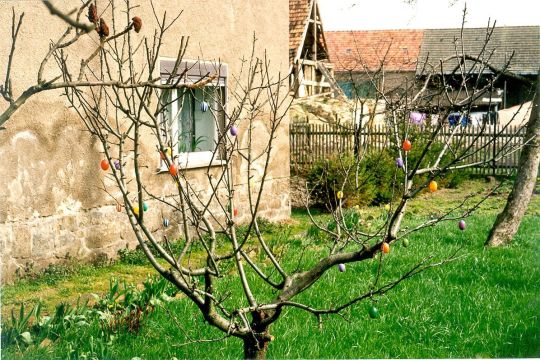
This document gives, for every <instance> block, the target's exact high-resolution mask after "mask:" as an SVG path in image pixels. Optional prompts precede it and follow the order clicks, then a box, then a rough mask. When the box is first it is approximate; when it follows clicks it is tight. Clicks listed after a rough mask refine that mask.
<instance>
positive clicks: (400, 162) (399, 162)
mask: <svg viewBox="0 0 540 360" xmlns="http://www.w3.org/2000/svg"><path fill="white" fill-rule="evenodd" d="M403 165H404V164H403V159H402V158H400V157H399V158H397V159H396V166H397V167H398V168H400V169H401V168H402V167H403Z"/></svg>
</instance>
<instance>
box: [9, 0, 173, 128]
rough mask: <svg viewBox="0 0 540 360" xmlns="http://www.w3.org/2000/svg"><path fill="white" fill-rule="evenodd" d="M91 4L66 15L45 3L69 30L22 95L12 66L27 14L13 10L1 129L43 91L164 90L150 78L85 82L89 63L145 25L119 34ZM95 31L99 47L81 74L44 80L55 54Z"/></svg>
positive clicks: (89, 0) (82, 66) (83, 64)
mask: <svg viewBox="0 0 540 360" xmlns="http://www.w3.org/2000/svg"><path fill="white" fill-rule="evenodd" d="M91 3H92V0H86V1H85V2H84V3H83V5H82V6H81V7H79V8H76V9H75V10H72V11H70V12H69V13H64V12H62V11H61V10H59V9H58V8H56V7H55V6H54V5H53V4H52V3H51V2H49V1H45V0H44V1H43V4H44V5H45V6H46V7H47V9H48V10H49V12H50V13H51V15H53V16H58V17H59V18H61V19H62V20H63V21H64V22H65V23H66V25H67V27H66V30H65V31H64V33H63V34H62V35H61V36H60V37H59V38H58V39H56V40H54V41H52V42H51V44H50V46H49V51H48V52H47V54H46V55H45V56H44V57H43V59H42V60H41V63H40V65H39V70H38V72H37V74H36V82H35V84H33V85H31V86H29V87H27V88H26V89H25V90H24V91H22V92H21V93H20V94H18V95H16V94H14V93H13V74H12V65H13V61H14V58H15V55H16V49H17V39H18V37H19V36H20V33H19V31H20V29H21V26H22V24H23V20H24V13H21V14H20V15H19V16H18V17H17V16H16V14H15V9H13V12H12V23H11V47H10V50H9V55H8V62H7V67H6V74H5V78H4V82H3V84H0V95H2V98H3V99H4V100H5V101H6V102H7V103H8V106H7V108H6V109H5V110H4V111H3V112H2V113H1V114H0V130H2V129H3V125H4V124H5V122H6V121H7V120H8V119H10V118H11V116H12V115H13V114H14V113H15V112H16V111H17V110H18V109H19V108H20V107H21V106H22V105H24V104H25V103H26V101H27V100H28V99H29V98H31V97H32V96H34V95H36V94H38V93H41V92H43V91H48V90H57V89H64V88H66V87H77V88H86V87H103V86H106V87H114V88H117V89H129V88H135V87H150V88H164V86H163V85H161V84H159V82H158V80H159V79H149V80H148V82H140V81H137V80H136V79H135V78H133V79H124V81H123V82H122V81H121V80H120V79H118V78H111V79H109V80H107V81H99V80H94V81H88V80H86V79H85V72H86V71H87V67H88V65H89V63H90V62H91V61H92V60H93V59H94V58H96V56H97V55H98V54H99V52H100V51H102V49H103V48H104V47H105V46H106V45H107V44H109V43H111V42H112V41H114V40H115V39H118V38H122V37H126V36H127V35H128V34H129V33H130V32H131V31H132V30H133V31H135V32H139V31H140V29H141V26H142V21H141V19H140V18H139V17H136V16H135V17H134V18H133V19H131V21H130V22H129V23H128V24H127V25H126V26H125V27H124V28H123V29H118V31H117V32H114V33H110V29H109V26H108V25H107V22H106V21H105V20H104V19H102V18H100V17H99V15H98V12H97V9H96V7H95V5H93V4H91ZM85 13H86V14H85ZM73 14H75V17H73V16H72V15H73ZM85 16H86V17H87V18H88V22H85V20H84V17H85ZM94 31H96V32H97V33H98V36H99V45H98V46H97V47H96V49H95V50H94V51H93V52H92V53H91V54H88V56H87V57H85V58H81V59H80V68H79V71H78V72H74V73H72V74H70V75H71V76H70V77H66V76H65V74H64V73H62V72H58V74H57V75H56V76H53V77H52V78H51V79H46V78H45V77H44V73H45V69H46V68H47V67H48V66H50V64H49V62H50V60H51V59H52V58H53V55H54V54H55V53H57V52H62V51H66V50H67V49H69V48H72V47H74V46H75V45H76V43H78V42H79V41H80V40H81V39H82V38H83V37H84V36H89V35H90V34H91V33H93V32H94ZM166 87H167V86H166ZM168 87H169V88H174V85H168Z"/></svg>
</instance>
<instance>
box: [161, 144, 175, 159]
mask: <svg viewBox="0 0 540 360" xmlns="http://www.w3.org/2000/svg"><path fill="white" fill-rule="evenodd" d="M165 154H167V156H168V157H169V158H170V157H172V149H171V148H170V147H168V148H165V151H164V152H163V151H160V152H159V156H160V157H161V160H165V158H166V156H165Z"/></svg>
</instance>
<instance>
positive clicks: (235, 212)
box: [233, 209, 238, 217]
mask: <svg viewBox="0 0 540 360" xmlns="http://www.w3.org/2000/svg"><path fill="white" fill-rule="evenodd" d="M233 214H234V216H235V217H236V216H238V209H234V210H233Z"/></svg>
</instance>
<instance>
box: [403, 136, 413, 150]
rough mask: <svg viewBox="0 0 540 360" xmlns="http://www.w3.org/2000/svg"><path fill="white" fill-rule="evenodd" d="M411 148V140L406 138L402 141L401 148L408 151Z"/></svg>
mask: <svg viewBox="0 0 540 360" xmlns="http://www.w3.org/2000/svg"><path fill="white" fill-rule="evenodd" d="M411 149H412V144H411V142H410V141H409V140H408V139H405V141H403V150H405V151H410V150H411Z"/></svg>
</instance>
